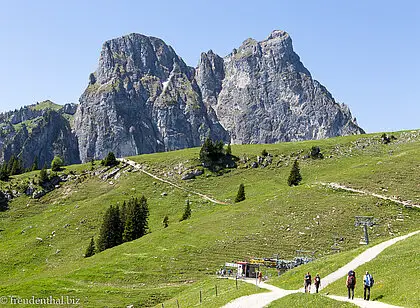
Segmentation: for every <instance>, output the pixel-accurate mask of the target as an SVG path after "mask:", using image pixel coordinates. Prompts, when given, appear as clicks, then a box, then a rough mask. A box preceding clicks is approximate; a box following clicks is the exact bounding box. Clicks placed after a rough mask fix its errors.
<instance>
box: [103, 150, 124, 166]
mask: <svg viewBox="0 0 420 308" xmlns="http://www.w3.org/2000/svg"><path fill="white" fill-rule="evenodd" d="M119 163H120V162H119V161H118V160H117V159H116V158H115V154H114V153H113V152H109V153H108V155H107V156H106V157H105V159H103V160H102V165H104V166H110V167H113V166H117V165H118V164H119Z"/></svg>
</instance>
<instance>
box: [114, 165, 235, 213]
mask: <svg viewBox="0 0 420 308" xmlns="http://www.w3.org/2000/svg"><path fill="white" fill-rule="evenodd" d="M119 160H120V161H122V162H124V163H126V164H129V165H130V166H132V167H133V168H135V169H136V170H139V171H141V172H143V173H144V174H147V175H148V176H150V177H152V178H154V179H156V180H158V181H161V182H163V183H166V184H168V185H171V186H173V187H176V188H178V189H181V190H183V191H185V192H188V193H191V194H194V195H197V196H200V197H201V198H203V199H206V200H208V201H211V202H213V203H217V204H222V205H228V204H229V203H226V202H223V201H219V200H216V199H213V198H211V197H209V196H207V195H205V194H202V193H199V192H196V191H194V190H190V189H187V188H185V187H182V186H180V185H178V184H175V183H172V182H170V181H168V180H165V179H162V178H160V177H158V176H156V175H154V174H152V173H150V172H148V171H146V170H144V169H143V167H142V165H140V164H138V163H136V162H135V161H132V160H129V159H126V158H120V159H119Z"/></svg>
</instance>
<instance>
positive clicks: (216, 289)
mask: <svg viewBox="0 0 420 308" xmlns="http://www.w3.org/2000/svg"><path fill="white" fill-rule="evenodd" d="M215 287H216V296H217V285H215Z"/></svg>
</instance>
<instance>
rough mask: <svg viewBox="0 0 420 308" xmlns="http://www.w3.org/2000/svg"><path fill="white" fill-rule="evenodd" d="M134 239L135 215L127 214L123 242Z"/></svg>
mask: <svg viewBox="0 0 420 308" xmlns="http://www.w3.org/2000/svg"><path fill="white" fill-rule="evenodd" d="M130 214H131V213H130ZM134 239H135V238H134V224H133V216H132V215H127V218H126V220H125V224H124V233H123V242H130V241H132V240H134Z"/></svg>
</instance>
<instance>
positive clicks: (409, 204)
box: [320, 182, 420, 208]
mask: <svg viewBox="0 0 420 308" xmlns="http://www.w3.org/2000/svg"><path fill="white" fill-rule="evenodd" d="M320 184H321V185H323V186H327V187H330V188H332V189H342V190H346V191H350V192H354V193H358V194H362V195H369V196H373V197H376V198H379V199H383V200H389V201H392V202H395V203H398V204H401V205H404V206H406V207H417V208H420V205H419V204H415V203H413V202H411V201H410V200H400V199H398V198H395V197H388V196H384V195H380V194H376V193H373V192H369V191H365V190H361V189H354V188H351V187H348V186H344V185H341V184H338V183H324V182H320Z"/></svg>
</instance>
